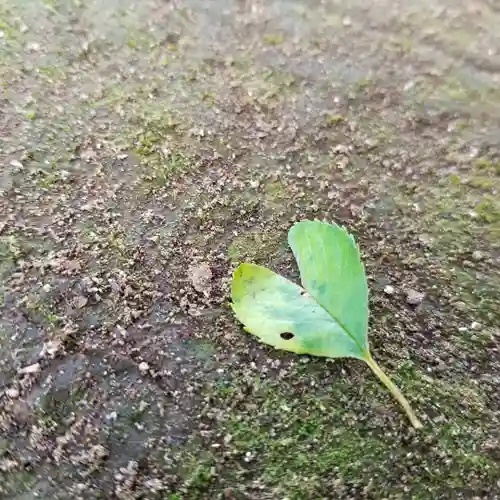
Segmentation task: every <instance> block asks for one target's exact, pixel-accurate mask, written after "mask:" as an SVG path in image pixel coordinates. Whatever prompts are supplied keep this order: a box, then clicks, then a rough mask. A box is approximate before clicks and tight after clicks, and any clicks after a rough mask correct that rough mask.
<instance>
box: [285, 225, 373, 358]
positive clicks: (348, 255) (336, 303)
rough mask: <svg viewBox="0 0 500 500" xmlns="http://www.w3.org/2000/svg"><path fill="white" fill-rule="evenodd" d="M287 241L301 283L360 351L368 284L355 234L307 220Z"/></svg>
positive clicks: (364, 343) (363, 343) (363, 344)
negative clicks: (353, 235)
mask: <svg viewBox="0 0 500 500" xmlns="http://www.w3.org/2000/svg"><path fill="white" fill-rule="evenodd" d="M288 243H289V245H290V247H291V249H292V252H293V255H294V256H295V259H296V261H297V264H298V266H299V270H300V277H301V280H302V286H303V287H304V288H305V289H306V290H307V291H308V293H309V295H311V297H313V298H314V299H315V300H316V302H317V303H318V304H320V305H321V306H322V307H323V308H324V309H325V310H326V311H327V312H328V314H329V315H330V316H331V317H332V319H333V321H335V322H336V323H338V324H339V325H341V327H342V329H343V330H344V332H345V335H347V336H349V337H350V338H351V339H352V340H353V341H354V342H356V344H357V345H358V348H359V349H358V351H359V352H360V353H361V354H363V353H364V351H365V350H366V349H367V348H368V337H367V333H368V285H367V282H366V275H365V268H364V266H363V264H362V262H361V258H360V255H359V248H358V246H357V245H356V242H355V241H354V238H353V237H352V236H351V235H350V234H349V233H348V232H347V231H346V230H345V229H344V228H343V227H339V226H337V225H335V226H334V225H332V224H327V223H324V222H320V221H308V220H307V221H303V222H299V223H298V224H295V225H294V226H293V227H292V229H290V232H289V233H288Z"/></svg>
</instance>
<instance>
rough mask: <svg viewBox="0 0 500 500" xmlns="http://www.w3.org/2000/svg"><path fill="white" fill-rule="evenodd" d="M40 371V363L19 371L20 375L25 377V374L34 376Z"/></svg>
mask: <svg viewBox="0 0 500 500" xmlns="http://www.w3.org/2000/svg"><path fill="white" fill-rule="evenodd" d="M39 371H40V363H34V364H32V365H28V366H25V367H23V368H20V369H19V372H18V373H19V374H20V375H25V374H34V373H38V372H39Z"/></svg>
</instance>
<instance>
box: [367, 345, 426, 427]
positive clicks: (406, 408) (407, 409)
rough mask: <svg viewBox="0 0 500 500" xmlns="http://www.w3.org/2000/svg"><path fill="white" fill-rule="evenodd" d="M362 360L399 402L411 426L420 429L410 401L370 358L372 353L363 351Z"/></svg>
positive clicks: (419, 423)
mask: <svg viewBox="0 0 500 500" xmlns="http://www.w3.org/2000/svg"><path fill="white" fill-rule="evenodd" d="M364 360H365V361H366V362H367V363H368V366H369V367H370V368H371V369H372V371H373V373H375V375H377V377H378V378H379V379H380V381H381V382H382V383H383V384H384V385H385V386H386V387H387V389H389V391H390V392H391V394H392V395H393V396H394V397H395V398H396V399H397V401H398V402H399V404H400V405H401V406H402V407H403V409H404V411H405V412H406V414H407V415H408V418H409V419H410V422H411V424H412V425H413V427H415V429H420V428H421V427H422V423H421V422H420V420H419V419H418V418H417V416H416V415H415V413H413V410H412V409H411V407H410V403H408V401H407V399H406V398H405V397H404V396H403V394H402V393H401V391H400V390H399V389H398V388H397V386H396V385H395V384H394V382H393V381H392V380H391V379H390V378H389V377H388V376H387V375H386V374H385V373H384V372H383V370H382V368H380V366H378V365H377V363H376V362H375V360H374V359H373V358H372V355H371V354H370V353H369V352H366V353H365V357H364Z"/></svg>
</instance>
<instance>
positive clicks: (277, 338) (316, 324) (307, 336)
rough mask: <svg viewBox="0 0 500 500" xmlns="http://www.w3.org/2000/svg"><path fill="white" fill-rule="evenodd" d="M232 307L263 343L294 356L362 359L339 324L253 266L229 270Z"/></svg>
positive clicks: (273, 275)
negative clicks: (232, 274) (231, 278)
mask: <svg viewBox="0 0 500 500" xmlns="http://www.w3.org/2000/svg"><path fill="white" fill-rule="evenodd" d="M232 299H233V304H232V307H233V311H234V313H235V314H236V317H237V318H238V319H239V320H240V321H241V322H242V323H243V324H244V325H245V329H246V330H247V331H248V332H250V333H253V334H254V335H255V336H257V337H258V338H259V339H260V340H261V341H262V342H264V343H266V344H269V345H271V346H273V347H276V348H277V349H284V350H286V351H292V352H295V353H297V354H304V353H307V354H312V355H314V356H327V357H332V358H333V357H354V358H360V359H363V351H362V349H360V347H359V345H358V344H357V343H356V341H355V340H354V339H353V338H351V337H350V336H349V334H347V333H346V331H345V330H344V328H343V327H342V326H341V325H340V324H339V323H338V322H337V321H336V320H334V319H333V318H332V317H331V316H330V315H329V314H328V312H327V311H326V310H325V309H324V308H323V307H321V305H320V304H318V303H317V302H316V301H315V300H314V299H313V298H312V297H309V296H308V295H307V294H306V293H305V291H304V290H303V289H302V288H301V287H299V286H297V285H295V284H294V283H292V282H291V281H289V280H287V279H285V278H283V277H282V276H280V275H278V274H276V273H273V272H272V271H270V270H269V269H266V268H265V267H261V266H257V265H255V264H241V265H240V266H239V267H238V269H237V270H236V272H235V273H234V278H233V285H232Z"/></svg>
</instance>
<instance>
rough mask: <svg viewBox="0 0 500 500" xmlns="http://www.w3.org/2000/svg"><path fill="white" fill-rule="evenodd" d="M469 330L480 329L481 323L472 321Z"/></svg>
mask: <svg viewBox="0 0 500 500" xmlns="http://www.w3.org/2000/svg"><path fill="white" fill-rule="evenodd" d="M470 328H471V330H480V329H481V323H479V322H477V321H473V322H472V323H471V325H470Z"/></svg>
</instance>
